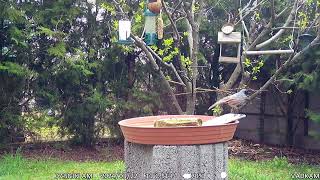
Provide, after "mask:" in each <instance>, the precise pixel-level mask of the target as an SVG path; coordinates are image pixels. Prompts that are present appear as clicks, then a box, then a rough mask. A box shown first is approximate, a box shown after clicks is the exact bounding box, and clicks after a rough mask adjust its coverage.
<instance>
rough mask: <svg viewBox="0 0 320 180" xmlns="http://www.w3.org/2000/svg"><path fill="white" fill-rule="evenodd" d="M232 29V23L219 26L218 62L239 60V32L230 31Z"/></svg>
mask: <svg viewBox="0 0 320 180" xmlns="http://www.w3.org/2000/svg"><path fill="white" fill-rule="evenodd" d="M233 29H234V27H233V25H232V24H230V23H227V24H225V25H224V26H223V27H222V28H221V30H222V32H218V43H219V44H220V56H219V62H222V63H239V62H240V48H241V44H240V43H241V33H240V32H232V31H233ZM234 46H236V47H235V48H234ZM226 53H227V55H226Z"/></svg>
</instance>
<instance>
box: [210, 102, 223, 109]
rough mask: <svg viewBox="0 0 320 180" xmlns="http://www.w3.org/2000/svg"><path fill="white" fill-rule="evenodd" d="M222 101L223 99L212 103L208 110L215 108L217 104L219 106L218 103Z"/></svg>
mask: <svg viewBox="0 0 320 180" xmlns="http://www.w3.org/2000/svg"><path fill="white" fill-rule="evenodd" d="M221 103H222V101H220V100H219V101H217V102H216V103H214V104H212V105H211V106H210V107H209V108H208V110H210V109H212V108H214V107H215V106H218V105H219V104H221Z"/></svg>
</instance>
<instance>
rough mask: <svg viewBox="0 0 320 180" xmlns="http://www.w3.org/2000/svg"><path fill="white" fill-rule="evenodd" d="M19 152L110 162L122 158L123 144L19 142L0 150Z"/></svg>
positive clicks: (4, 152)
mask: <svg viewBox="0 0 320 180" xmlns="http://www.w3.org/2000/svg"><path fill="white" fill-rule="evenodd" d="M17 151H18V152H20V153H21V154H22V156H24V157H26V158H29V159H57V160H63V161H79V162H83V161H95V162H96V161H104V162H111V161H115V160H123V158H124V157H123V154H124V153H123V145H122V144H119V143H116V142H112V141H102V142H99V143H97V144H96V146H95V147H94V148H85V147H81V146H70V145H68V143H67V142H54V143H52V142H50V143H40V144H39V143H38V144H29V143H28V144H21V145H20V146H19V148H17V146H16V145H15V146H14V147H11V148H6V149H5V150H2V151H0V155H1V154H6V153H16V152H17Z"/></svg>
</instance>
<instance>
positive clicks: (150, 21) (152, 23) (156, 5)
mask: <svg viewBox="0 0 320 180" xmlns="http://www.w3.org/2000/svg"><path fill="white" fill-rule="evenodd" d="M146 4H147V5H146V8H145V10H144V16H145V24H144V29H145V37H144V38H145V39H144V41H145V42H146V44H147V45H153V44H156V43H157V39H158V35H157V34H158V28H157V20H158V18H157V16H158V14H159V13H160V12H161V1H160V0H157V1H152V2H151V0H149V1H147V2H146Z"/></svg>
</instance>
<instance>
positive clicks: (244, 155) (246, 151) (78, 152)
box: [0, 139, 320, 165]
mask: <svg viewBox="0 0 320 180" xmlns="http://www.w3.org/2000/svg"><path fill="white" fill-rule="evenodd" d="M17 147H20V150H19V151H20V152H21V154H22V155H23V156H24V157H26V158H31V159H47V158H50V159H59V160H64V161H66V160H69V161H80V162H82V161H104V162H106V161H115V160H123V159H124V151H123V143H122V142H118V141H113V140H103V141H101V142H99V143H97V144H96V147H95V148H94V149H92V148H84V147H79V146H68V145H67V143H66V142H50V143H40V144H22V145H21V144H20V145H19V146H17V145H15V146H12V147H11V148H9V149H8V148H7V149H6V150H2V151H0V155H1V154H4V153H15V152H16V151H17ZM228 151H229V156H230V157H236V158H241V159H246V160H253V161H257V160H259V161H260V160H262V161H263V160H271V159H273V158H274V157H286V158H287V159H288V161H289V162H290V163H293V164H300V163H307V164H312V165H320V151H311V150H304V149H298V148H292V147H286V146H275V145H266V144H258V143H253V142H251V141H246V140H241V139H234V140H232V141H229V147H228Z"/></svg>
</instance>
